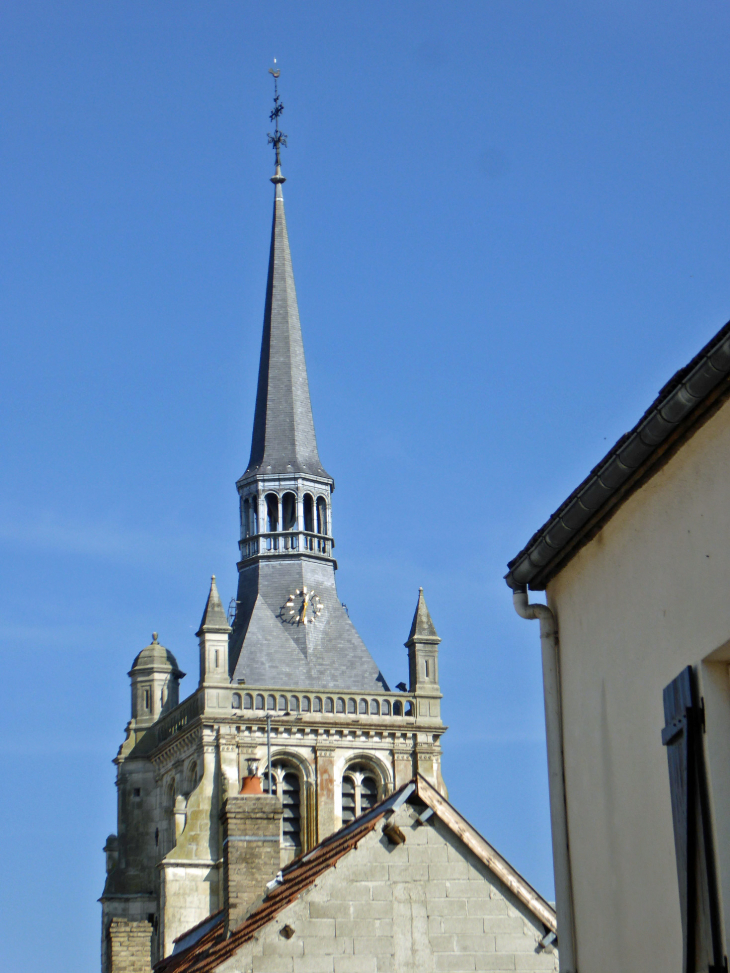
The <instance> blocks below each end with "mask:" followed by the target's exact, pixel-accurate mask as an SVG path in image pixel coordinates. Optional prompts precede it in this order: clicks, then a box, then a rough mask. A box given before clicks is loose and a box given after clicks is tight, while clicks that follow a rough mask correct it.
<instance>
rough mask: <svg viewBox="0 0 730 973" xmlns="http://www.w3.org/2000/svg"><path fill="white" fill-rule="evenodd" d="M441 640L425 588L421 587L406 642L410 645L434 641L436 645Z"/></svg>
mask: <svg viewBox="0 0 730 973" xmlns="http://www.w3.org/2000/svg"><path fill="white" fill-rule="evenodd" d="M440 641H441V639H440V638H439V637H438V635H437V634H436V628H435V627H434V624H433V622H432V621H431V615H430V613H429V611H428V607H427V605H426V599H425V598H424V597H423V588H419V589H418V604H417V605H416V613H415V615H414V616H413V624H412V625H411V632H410V635H409V636H408V641H407V642H406V643H405V644H406V645H410V644H411V642H433V643H434V644H435V645H438V643H439V642H440Z"/></svg>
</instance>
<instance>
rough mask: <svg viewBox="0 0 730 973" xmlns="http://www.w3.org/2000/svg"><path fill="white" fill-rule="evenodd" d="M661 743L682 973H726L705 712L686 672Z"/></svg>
mask: <svg viewBox="0 0 730 973" xmlns="http://www.w3.org/2000/svg"><path fill="white" fill-rule="evenodd" d="M664 723H665V725H664V729H663V730H662V743H663V744H664V746H665V747H666V748H667V759H668V761H669V788H670V792H671V799H672V819H673V822H674V848H675V852H676V856H677V877H678V880H679V904H680V911H681V915H682V939H683V953H684V959H683V966H682V969H683V973H724V971H726V970H727V960H726V959H725V958H724V956H723V949H722V935H721V930H720V909H719V902H718V895H717V879H716V871H715V857H714V853H713V844H712V828H711V820H710V806H709V797H708V791H707V776H706V771H705V757H704V746H703V742H702V734H703V732H704V710H703V706H702V701H701V699H700V698H699V695H698V692H697V684H696V678H695V673H694V671H693V669H692V667H691V666H687V668H686V669H684V670H683V671H682V672H681V673H680V674H679V675H678V676H677V678H676V679H673V680H672V682H670V683H669V685H668V686H666V687H665V689H664Z"/></svg>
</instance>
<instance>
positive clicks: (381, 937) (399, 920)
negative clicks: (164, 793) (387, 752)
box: [217, 805, 558, 973]
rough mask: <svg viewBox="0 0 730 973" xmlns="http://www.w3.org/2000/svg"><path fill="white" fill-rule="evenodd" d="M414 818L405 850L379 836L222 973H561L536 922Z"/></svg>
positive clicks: (405, 810)
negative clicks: (532, 972)
mask: <svg viewBox="0 0 730 973" xmlns="http://www.w3.org/2000/svg"><path fill="white" fill-rule="evenodd" d="M415 818H416V815H415V813H414V812H413V810H412V809H411V808H410V807H409V806H408V805H404V806H403V807H402V808H400V809H399V810H398V812H397V815H396V822H397V824H398V825H399V827H400V828H401V829H402V830H403V831H404V833H405V835H406V843H405V844H402V845H397V846H396V845H391V844H389V843H388V841H387V839H386V838H385V837H384V836H383V835H382V833H381V830H380V828H379V827H378V828H376V830H375V831H374V832H373V833H372V834H371V835H368V836H367V837H366V838H365V839H363V840H362V841H361V842H360V844H359V845H358V847H357V849H355V850H353V851H351V852H350V853H349V854H348V855H346V856H345V858H343V859H342V860H341V861H340V862H339V863H338V864H337V866H336V867H335V868H333V869H330V870H329V871H328V872H326V873H325V874H324V875H323V876H322V878H321V879H319V880H318V882H317V883H316V885H315V886H314V887H313V888H312V889H310V890H309V891H308V892H305V893H304V894H303V895H302V896H301V898H300V899H299V900H297V901H296V902H294V903H293V904H292V905H290V906H288V907H287V908H286V909H285V910H283V911H282V912H281V913H280V914H279V915H278V916H277V917H276V919H275V920H274V921H273V922H271V923H269V925H268V926H267V927H265V929H263V930H262V931H261V932H260V933H259V935H258V937H257V938H256V939H255V940H253V941H252V942H250V943H247V944H245V945H244V946H242V947H241V949H240V950H238V952H237V953H236V954H235V955H234V956H233V957H231V958H230V959H229V960H228V961H226V962H225V963H224V964H222V965H221V967H220V968H219V970H218V971H217V973H467V971H468V973H472V971H478V970H491V971H494V973H512V971H520V970H524V971H530V970H544V971H548V970H550V971H555V970H557V969H558V955H557V953H556V952H545V951H544V950H542V949H541V948H540V946H539V940H540V938H541V937H542V936H543V934H544V932H545V930H544V928H543V927H542V924H541V923H540V922H539V921H538V920H536V919H535V917H534V916H533V915H532V913H530V912H529V910H528V909H527V908H526V907H524V906H523V905H522V903H520V902H519V901H518V900H517V899H515V898H514V897H513V896H512V894H511V893H510V892H509V891H508V890H507V889H506V888H505V887H504V886H503V885H502V883H501V882H500V881H499V880H498V879H497V878H496V877H495V876H494V875H492V873H491V872H489V870H488V869H487V868H486V866H485V865H484V864H483V863H482V862H481V861H479V859H478V858H477V857H476V856H475V855H473V854H472V853H471V852H470V851H469V850H468V849H467V848H466V847H465V846H464V845H463V844H462V843H461V841H460V840H459V839H458V838H457V837H456V836H455V835H453V833H452V832H451V831H450V830H449V829H448V828H446V827H445V826H444V825H443V824H442V823H441V822H440V821H438V820H437V819H436V816H435V815H434V816H433V817H432V818H431V819H430V820H429V822H428V823H427V824H426V825H424V826H418V825H416V824H415ZM285 926H289V927H290V929H288V930H286V932H287V933H289V932H291V930H292V929H293V934H292V935H291V937H290V938H288V939H287V938H286V936H285V935H283V934H282V930H283V928H284V927H285Z"/></svg>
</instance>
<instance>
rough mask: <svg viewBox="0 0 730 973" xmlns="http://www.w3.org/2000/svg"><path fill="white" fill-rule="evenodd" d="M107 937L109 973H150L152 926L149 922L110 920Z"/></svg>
mask: <svg viewBox="0 0 730 973" xmlns="http://www.w3.org/2000/svg"><path fill="white" fill-rule="evenodd" d="M108 936H109V957H110V973H150V970H151V969H152V959H151V941H152V926H151V925H150V923H149V922H147V921H146V920H142V921H141V922H129V921H128V920H127V919H112V921H111V923H110V925H109V933H108Z"/></svg>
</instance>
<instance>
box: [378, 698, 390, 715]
mask: <svg viewBox="0 0 730 973" xmlns="http://www.w3.org/2000/svg"><path fill="white" fill-rule="evenodd" d="M380 712H381V713H382V715H383V716H390V700H389V699H384V700H383V705H382V706H381V707H380Z"/></svg>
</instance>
